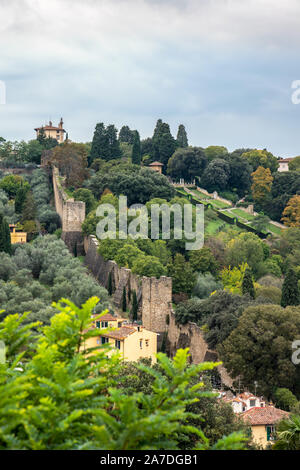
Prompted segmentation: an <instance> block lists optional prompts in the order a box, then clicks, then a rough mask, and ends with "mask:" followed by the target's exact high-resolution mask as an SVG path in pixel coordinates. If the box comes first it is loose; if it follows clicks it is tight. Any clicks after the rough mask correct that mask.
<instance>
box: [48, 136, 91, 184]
mask: <svg viewBox="0 0 300 470" xmlns="http://www.w3.org/2000/svg"><path fill="white" fill-rule="evenodd" d="M51 160H52V162H53V163H55V165H56V166H57V167H58V168H59V171H60V174H61V175H62V176H65V177H66V184H67V186H69V187H71V186H73V187H74V188H78V187H80V186H81V185H82V182H83V181H84V180H85V178H86V176H87V171H86V168H87V149H86V146H85V144H76V143H74V142H70V141H65V142H64V143H63V144H61V145H59V146H58V147H56V148H55V149H54V150H53V151H52V155H51Z"/></svg>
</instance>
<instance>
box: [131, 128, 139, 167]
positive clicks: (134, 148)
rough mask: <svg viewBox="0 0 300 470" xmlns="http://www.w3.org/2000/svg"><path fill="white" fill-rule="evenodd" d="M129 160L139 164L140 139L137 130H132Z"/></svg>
mask: <svg viewBox="0 0 300 470" xmlns="http://www.w3.org/2000/svg"><path fill="white" fill-rule="evenodd" d="M131 161H132V163H133V164H134V165H140V164H141V141H140V134H139V133H138V131H134V140H133V146H132V156H131Z"/></svg>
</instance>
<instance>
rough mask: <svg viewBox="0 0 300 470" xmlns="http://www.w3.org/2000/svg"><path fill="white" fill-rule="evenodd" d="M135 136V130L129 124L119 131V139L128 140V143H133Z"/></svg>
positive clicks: (121, 140)
mask: <svg viewBox="0 0 300 470" xmlns="http://www.w3.org/2000/svg"><path fill="white" fill-rule="evenodd" d="M133 138H134V132H132V131H131V130H130V128H129V127H128V126H123V127H121V130H120V132H119V141H120V142H126V143H127V144H132V143H133Z"/></svg>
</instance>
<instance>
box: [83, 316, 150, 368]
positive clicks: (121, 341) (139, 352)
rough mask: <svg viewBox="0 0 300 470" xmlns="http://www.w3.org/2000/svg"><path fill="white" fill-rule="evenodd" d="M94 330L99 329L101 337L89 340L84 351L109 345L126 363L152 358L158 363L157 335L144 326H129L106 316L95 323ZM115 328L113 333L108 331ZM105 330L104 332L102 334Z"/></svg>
mask: <svg viewBox="0 0 300 470" xmlns="http://www.w3.org/2000/svg"><path fill="white" fill-rule="evenodd" d="M92 328H98V329H99V336H94V337H92V338H89V339H88V340H87V341H86V342H85V344H84V349H88V348H96V347H99V348H100V349H101V346H102V345H104V344H109V346H111V348H112V350H110V351H109V352H108V354H112V352H113V351H114V350H116V349H118V350H119V351H120V352H121V354H122V358H123V360H125V361H138V360H139V359H141V358H151V360H152V363H155V362H156V356H155V355H156V352H157V333H154V332H153V331H149V330H146V329H145V328H144V327H143V326H141V325H137V324H129V323H128V320H126V319H124V318H118V317H115V316H113V315H111V314H106V315H104V316H102V317H101V318H100V320H97V321H95V322H94V324H93V326H92ZM110 328H113V330H111V331H107V329H110ZM101 330H103V332H101Z"/></svg>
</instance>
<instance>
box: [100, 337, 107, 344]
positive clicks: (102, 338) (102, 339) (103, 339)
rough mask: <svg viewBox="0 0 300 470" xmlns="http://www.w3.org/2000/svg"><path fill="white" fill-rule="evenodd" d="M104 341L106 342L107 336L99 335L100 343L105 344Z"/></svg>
mask: <svg viewBox="0 0 300 470" xmlns="http://www.w3.org/2000/svg"><path fill="white" fill-rule="evenodd" d="M106 343H108V338H105V337H104V336H101V344H106Z"/></svg>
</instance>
